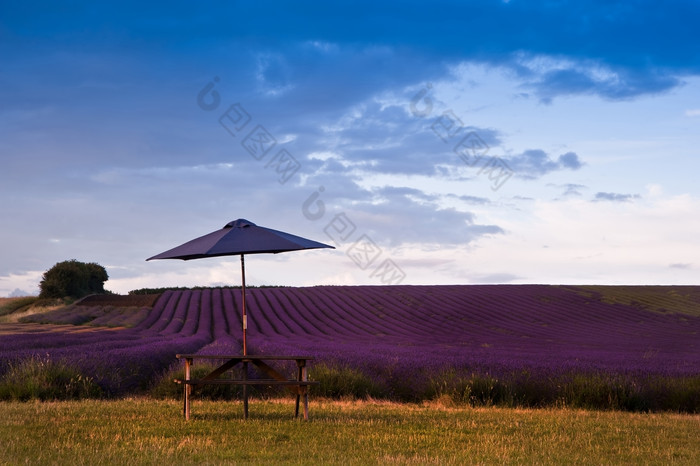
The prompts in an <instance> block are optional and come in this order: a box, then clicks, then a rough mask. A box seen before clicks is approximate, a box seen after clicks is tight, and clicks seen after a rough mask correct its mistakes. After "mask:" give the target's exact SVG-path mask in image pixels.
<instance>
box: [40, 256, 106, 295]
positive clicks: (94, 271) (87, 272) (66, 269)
mask: <svg viewBox="0 0 700 466" xmlns="http://www.w3.org/2000/svg"><path fill="white" fill-rule="evenodd" d="M108 278H109V277H108V275H107V271H106V270H105V268H104V267H102V266H101V265H99V264H96V263H94V262H90V263H85V262H79V261H77V260H75V259H71V260H69V261H63V262H59V263H57V264H56V265H54V266H53V267H51V268H50V269H49V270H47V271H46V272H44V275H43V276H42V277H41V282H40V283H39V289H40V292H39V297H40V298H65V297H70V298H82V297H83V296H87V295H89V294H102V293H106V291H105V288H104V283H105V282H106V281H107V279H108Z"/></svg>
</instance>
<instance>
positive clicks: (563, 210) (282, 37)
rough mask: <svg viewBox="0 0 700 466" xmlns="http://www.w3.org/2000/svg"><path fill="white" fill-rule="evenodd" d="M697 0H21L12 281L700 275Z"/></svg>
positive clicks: (14, 81) (15, 12)
mask: <svg viewBox="0 0 700 466" xmlns="http://www.w3.org/2000/svg"><path fill="white" fill-rule="evenodd" d="M698 18H700V3H698V2H665V3H661V2H652V1H637V2H634V1H633V2H609V1H578V2H573V1H570V2H567V1H560V2H525V1H518V0H511V1H509V2H504V1H495V0H482V1H474V2H454V1H452V2H430V3H428V2H333V3H322V2H303V1H302V2H293V3H292V2H213V3H202V4H196V5H195V4H192V3H178V4H172V3H170V2H164V3H161V2H151V3H143V2H139V3H136V2H119V3H114V4H110V5H104V4H102V3H99V4H95V3H94V2H66V4H63V5H56V4H55V3H54V2H45V3H44V2H3V3H2V5H1V6H0V58H1V61H0V62H1V63H2V66H0V157H1V162H2V170H0V196H1V199H2V202H1V203H0V218H2V219H3V222H2V228H0V296H8V295H20V294H27V293H29V294H35V293H37V292H38V283H39V280H40V279H41V274H42V273H43V272H44V271H45V270H47V269H49V268H50V267H51V266H53V265H54V264H55V263H57V262H60V261H63V260H68V259H78V260H81V261H86V262H97V263H99V264H101V265H103V266H105V268H106V269H107V271H108V274H109V276H110V279H109V281H108V282H107V284H106V287H107V288H108V289H110V290H112V291H115V292H120V293H125V292H127V291H129V290H132V289H136V288H141V287H158V286H194V285H222V284H233V285H237V284H239V283H240V278H239V277H240V273H239V265H238V259H237V258H217V259H209V260H199V261H188V262H181V261H153V262H146V261H145V259H146V258H147V257H150V256H152V255H155V254H157V253H159V252H162V251H164V250H166V249H170V248H171V247H174V246H177V245H179V244H180V243H183V242H185V241H187V240H189V239H192V238H194V237H197V236H200V235H203V234H205V233H208V232H210V231H213V230H216V229H218V228H221V227H223V225H225V224H226V223H228V222H229V221H231V220H235V219H237V218H246V219H248V220H251V221H253V222H255V223H257V224H258V225H262V226H267V227H270V228H276V229H280V230H284V231H288V232H291V233H295V234H298V235H302V236H306V237H309V238H312V239H315V240H317V241H322V242H326V243H328V244H333V245H335V246H336V250H334V251H329V250H319V251H305V252H295V253H289V254H281V255H276V256H263V255H260V256H251V257H250V258H249V260H248V261H247V264H246V265H247V267H246V271H247V275H246V276H247V282H248V283H250V284H254V285H263V284H276V285H290V286H303V285H315V284H337V285H352V284H377V285H379V284H399V283H402V284H452V283H463V284H470V283H572V284H589V283H596V284H696V283H697V282H698V278H700V247H698V245H697V238H698V237H699V236H700V216H699V215H698V213H700V189H699V188H698V183H697V181H696V179H697V173H698V168H699V166H700V163H699V162H698V156H699V155H700V153H699V149H698V147H700V136H699V134H700V99H699V97H700V50H699V49H698V47H697V44H698V43H699V42H700V41H699V39H700V32H698V29H697V27H696V25H697V21H698Z"/></svg>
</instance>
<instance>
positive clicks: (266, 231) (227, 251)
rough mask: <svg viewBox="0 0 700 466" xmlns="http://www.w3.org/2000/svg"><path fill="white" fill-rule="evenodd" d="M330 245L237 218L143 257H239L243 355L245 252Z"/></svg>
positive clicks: (187, 258) (270, 251)
mask: <svg viewBox="0 0 700 466" xmlns="http://www.w3.org/2000/svg"><path fill="white" fill-rule="evenodd" d="M318 248H331V249H335V248H334V247H333V246H329V245H327V244H323V243H319V242H317V241H312V240H310V239H306V238H302V237H301V236H296V235H292V234H289V233H285V232H283V231H278V230H273V229H271V228H265V227H259V226H257V225H256V224H254V223H253V222H250V221H248V220H245V219H242V218H239V219H238V220H234V221H232V222H229V223H227V224H226V225H225V226H224V227H223V228H222V229H220V230H217V231H214V232H212V233H209V234H207V235H204V236H200V237H199V238H195V239H193V240H191V241H188V242H186V243H184V244H181V245H180V246H177V247H175V248H173V249H170V250H168V251H165V252H162V253H160V254H158V255H155V256H153V257H149V258H148V259H146V260H147V261H150V260H152V259H182V260H190V259H203V258H205V257H218V256H235V255H240V256H241V277H242V278H241V296H242V302H241V307H242V311H241V312H242V321H243V355H244V356H245V355H246V354H247V345H246V330H247V328H248V322H247V316H246V302H245V259H244V256H245V255H246V254H264V253H271V254H277V253H280V252H287V251H299V250H302V249H318Z"/></svg>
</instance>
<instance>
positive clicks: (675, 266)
mask: <svg viewBox="0 0 700 466" xmlns="http://www.w3.org/2000/svg"><path fill="white" fill-rule="evenodd" d="M668 267H669V268H670V269H680V270H689V269H692V268H693V264H690V263H686V262H683V263H681V262H679V263H675V264H669V266H668Z"/></svg>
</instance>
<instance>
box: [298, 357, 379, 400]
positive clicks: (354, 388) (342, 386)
mask: <svg viewBox="0 0 700 466" xmlns="http://www.w3.org/2000/svg"><path fill="white" fill-rule="evenodd" d="M309 379H310V380H314V381H318V382H320V384H319V385H316V386H313V385H312V386H311V389H310V393H311V394H312V395H314V396H325V397H329V398H345V397H352V398H368V397H372V398H378V397H381V396H382V389H381V387H379V386H378V385H377V384H376V383H375V382H373V381H372V379H370V378H369V377H367V376H366V375H364V374H363V373H361V372H360V371H358V370H355V369H352V368H350V367H347V366H340V367H338V366H332V365H326V364H315V365H314V367H313V372H312V374H311V376H310V377H309Z"/></svg>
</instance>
